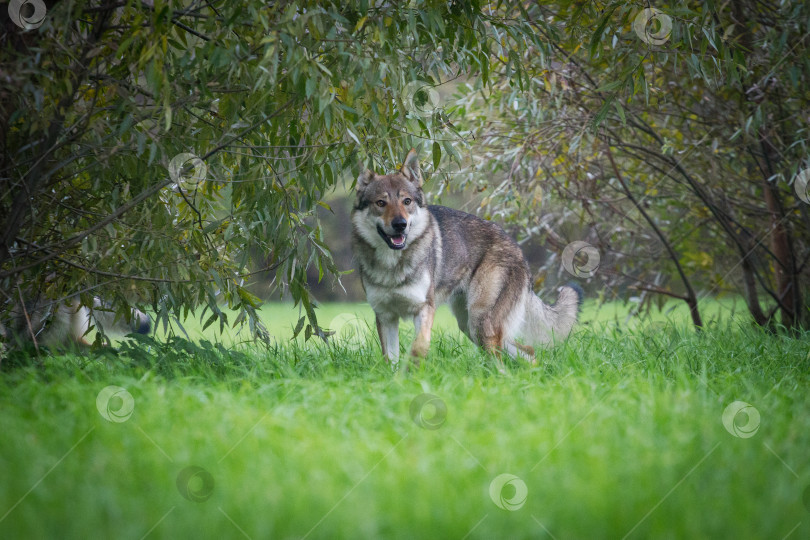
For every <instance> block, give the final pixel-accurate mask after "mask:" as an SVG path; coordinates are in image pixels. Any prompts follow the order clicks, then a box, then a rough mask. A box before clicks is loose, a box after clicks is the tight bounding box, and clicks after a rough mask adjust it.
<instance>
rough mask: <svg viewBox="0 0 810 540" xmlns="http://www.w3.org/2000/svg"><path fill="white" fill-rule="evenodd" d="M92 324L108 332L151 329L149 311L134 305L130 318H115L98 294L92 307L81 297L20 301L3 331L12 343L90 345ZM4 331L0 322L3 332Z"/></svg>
mask: <svg viewBox="0 0 810 540" xmlns="http://www.w3.org/2000/svg"><path fill="white" fill-rule="evenodd" d="M127 319H128V320H127ZM91 324H92V325H94V326H96V327H97V328H98V327H101V328H102V329H103V330H104V331H105V332H134V333H138V334H148V333H149V331H150V328H151V320H150V319H149V315H147V314H146V313H144V312H142V311H140V310H138V309H135V308H133V309H132V310H131V311H130V314H129V317H116V316H115V312H113V311H112V310H111V309H110V307H109V305H107V304H106V303H104V302H103V301H102V300H101V299H100V298H99V297H97V296H96V297H93V306H92V307H87V306H84V305H82V304H81V303H80V301H79V299H78V298H73V299H71V300H69V301H68V302H67V303H59V302H53V303H47V302H45V301H41V300H40V301H35V302H26V303H25V305H22V304H19V303H18V304H17V305H15V306H14V307H12V308H11V317H10V321H9V326H8V327H7V328H5V332H4V333H5V337H6V341H7V342H8V343H9V344H20V343H23V342H31V341H33V342H35V343H36V344H37V345H42V346H45V347H65V346H72V345H79V346H89V345H91V343H90V342H88V341H87V340H86V339H85V337H86V335H87V331H88V329H89V328H90V325H91ZM2 330H4V329H3V327H2V325H0V334H2V333H3V332H2Z"/></svg>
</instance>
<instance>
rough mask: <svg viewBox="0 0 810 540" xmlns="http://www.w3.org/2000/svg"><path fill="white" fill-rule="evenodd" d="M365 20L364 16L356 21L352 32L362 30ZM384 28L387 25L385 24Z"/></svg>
mask: <svg viewBox="0 0 810 540" xmlns="http://www.w3.org/2000/svg"><path fill="white" fill-rule="evenodd" d="M367 20H368V15H366V16H365V17H363V18H361V19H360V20H359V21H357V24H355V25H354V31H355V32H357V31H358V30H360V29H361V28H363V25H365V24H366V21H367ZM385 26H388V25H387V24H386V25H385Z"/></svg>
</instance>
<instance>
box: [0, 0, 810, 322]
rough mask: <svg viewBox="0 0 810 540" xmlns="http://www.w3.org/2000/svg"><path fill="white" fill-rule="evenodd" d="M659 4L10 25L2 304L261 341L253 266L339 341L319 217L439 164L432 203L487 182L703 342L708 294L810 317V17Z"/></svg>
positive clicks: (100, 9) (247, 4)
mask: <svg viewBox="0 0 810 540" xmlns="http://www.w3.org/2000/svg"><path fill="white" fill-rule="evenodd" d="M17 4H18V3H15V4H14V5H17ZM37 4H42V5H43V6H45V4H43V3H42V2H40V1H39V0H37V1H35V2H29V3H28V4H26V5H27V6H29V7H30V6H31V5H37ZM644 7H645V5H642V4H641V3H639V4H633V3H626V2H617V1H613V2H573V1H562V2H554V3H549V2H539V3H536V2H529V3H520V2H515V3H508V2H507V3H498V4H486V5H484V4H482V3H479V2H449V3H448V2H436V1H425V2H422V1H412V2H409V3H407V4H406V3H398V2H395V3H378V4H374V5H370V4H369V3H368V2H365V1H357V2H294V3H293V2H276V3H272V4H268V3H265V2H258V1H252V0H250V1H240V2H225V1H215V2H207V3H200V2H181V1H176V0H172V1H169V2H162V1H154V2H153V1H151V0H143V1H140V2H138V1H134V0H133V1H129V2H122V3H105V2H100V1H62V2H53V3H49V4H47V10H46V12H42V13H44V16H43V17H42V18H41V20H40V21H35V22H34V23H29V24H28V26H29V28H27V29H25V28H23V27H25V26H26V23H25V20H24V19H26V18H28V19H29V21H30V20H32V18H33V17H35V16H37V14H38V12H35V13H33V14H32V13H31V12H30V11H26V12H25V13H24V14H23V17H22V18H21V19H19V20H12V18H11V17H9V18H8V19H4V26H3V33H2V36H0V50H1V51H2V60H0V131H1V132H2V136H0V155H1V157H0V160H2V161H1V162H0V188H1V189H0V216H2V217H0V291H2V293H3V296H4V297H3V299H2V301H3V302H4V308H3V309H2V310H0V311H3V312H7V311H8V309H10V307H11V306H12V305H13V304H14V303H15V302H17V301H18V300H19V298H21V297H22V298H30V297H31V296H32V295H34V294H41V295H42V297H43V298H47V299H48V300H50V301H63V300H64V299H66V298H69V297H72V296H75V295H81V296H82V298H83V300H84V301H85V302H89V301H90V297H91V296H92V295H94V294H96V295H98V294H101V295H103V296H104V297H105V298H106V299H108V300H110V301H113V303H114V305H115V306H116V309H118V310H119V311H120V312H121V313H125V312H126V306H127V305H128V304H133V303H134V304H138V305H141V306H145V307H148V308H150V309H151V310H153V311H154V312H155V313H156V314H157V316H158V319H159V321H160V322H161V323H163V324H166V323H169V322H172V321H176V320H178V319H182V317H183V315H185V314H188V313H189V312H191V311H192V310H195V309H196V308H197V307H200V306H204V307H205V308H206V310H208V311H209V312H210V313H206V315H205V318H206V321H205V322H206V323H207V324H213V323H216V322H218V323H219V325H220V326H224V325H225V324H239V323H244V322H250V324H251V328H252V329H253V330H254V331H256V333H257V334H259V335H263V329H262V328H261V325H260V323H259V322H258V320H257V319H256V317H255V306H256V305H257V303H258V302H259V299H258V298H256V297H255V296H253V295H252V294H250V293H249V292H248V291H247V290H246V288H245V285H246V283H247V281H248V280H249V279H250V278H251V276H252V275H253V274H255V273H257V272H259V273H263V275H265V276H268V275H269V276H270V278H269V279H270V280H271V281H272V283H273V285H274V286H275V287H276V288H277V290H279V291H286V292H289V293H290V294H291V295H292V297H293V298H294V299H295V301H296V302H301V303H302V304H303V305H304V307H305V308H306V311H307V315H308V319H309V320H308V321H307V320H305V318H303V317H302V318H301V320H300V321H299V323H298V325H297V326H298V330H299V331H301V330H304V329H305V334H306V335H307V336H310V335H312V334H319V335H323V334H322V331H321V329H320V328H319V326H318V324H317V318H316V314H315V311H314V310H313V309H311V308H312V300H311V297H310V295H309V293H308V290H307V286H306V269H307V268H308V267H317V268H318V274H319V278H323V277H324V276H326V275H335V274H337V273H338V272H337V268H336V266H335V264H334V263H333V261H332V258H331V255H330V252H329V249H328V247H327V246H326V245H325V244H324V242H323V236H322V231H321V227H320V222H319V220H318V217H317V215H316V213H315V209H316V208H317V206H318V205H321V206H327V205H326V203H324V202H323V198H324V196H325V194H327V193H329V192H330V191H331V190H332V189H333V188H334V187H335V186H336V185H337V184H338V183H339V182H341V181H345V180H346V179H349V182H351V179H352V178H353V177H354V176H355V175H356V173H357V168H358V166H359V165H358V164H359V162H361V161H363V162H365V164H366V165H372V164H374V166H375V167H376V168H377V169H379V170H385V169H390V168H391V167H392V166H394V165H396V163H397V162H398V161H399V160H401V159H402V156H404V154H405V152H406V150H407V149H408V148H410V147H417V148H420V149H422V150H423V157H425V158H426V159H425V162H426V163H425V165H426V169H427V170H426V173H427V174H428V175H429V176H430V177H431V179H430V182H429V184H428V185H429V187H430V189H431V190H433V191H435V192H441V191H443V190H444V189H445V188H447V187H454V186H455V187H459V186H460V187H464V186H467V185H470V184H473V185H475V187H476V189H477V191H478V192H479V193H480V196H481V197H482V200H481V205H480V206H481V209H482V213H483V214H484V215H486V216H488V217H497V218H499V219H503V220H506V221H508V222H511V223H513V224H518V225H520V226H522V227H523V230H524V231H525V233H526V234H525V235H536V234H541V235H544V236H545V237H546V238H547V239H548V241H549V243H550V245H552V246H553V247H555V248H556V250H557V252H558V253H559V252H564V251H563V248H564V247H565V246H566V245H567V244H570V243H571V242H572V241H578V242H587V243H590V244H593V246H595V247H596V248H598V250H599V253H600V255H601V261H600V262H601V266H599V267H598V269H596V268H594V269H593V272H590V271H589V272H585V274H586V275H585V277H588V276H591V277H592V279H593V280H594V281H596V282H598V283H599V284H600V285H602V286H604V288H605V290H607V291H609V293H610V294H613V295H618V294H625V295H631V294H636V293H635V291H641V296H640V299H641V300H642V301H644V300H646V299H648V298H651V296H648V295H658V296H659V297H660V298H663V295H668V296H673V297H676V298H682V299H684V300H685V301H686V302H687V303H689V305H690V308H691V309H692V312H693V320H694V322H695V323H696V324H700V323H701V319H700V314H699V305H698V303H699V300H700V298H701V297H702V296H704V295H707V294H712V293H719V292H729V291H730V292H741V293H743V294H744V295H745V297H746V300H747V302H748V307H749V310H750V312H751V314H752V316H753V318H754V319H755V320H756V322H757V323H759V324H762V325H769V324H773V323H774V322H781V323H783V324H785V325H788V326H793V325H801V324H804V323H806V322H807V316H808V315H807V314H808V310H807V303H808V297H810V294H808V274H809V273H810V269H808V264H807V263H808V258H809V257H810V244H808V238H810V216H809V215H808V205H807V195H806V178H804V184H802V182H801V179H802V177H801V176H800V174H799V173H800V171H802V170H803V169H804V168H807V167H808V166H810V162H808V161H807V159H808V158H807V155H808V153H807V146H806V141H807V136H808V132H807V120H808V119H807V117H806V116H807V111H808V103H807V100H808V96H807V92H806V88H807V86H808V84H807V83H808V75H810V65H809V64H808V58H810V55H808V54H807V50H808V46H807V44H806V43H805V40H804V37H803V36H806V33H807V30H808V24H810V22H808V21H810V7H808V5H807V4H805V3H803V2H781V3H778V4H771V3H763V2H753V1H750V2H749V1H743V2H732V3H727V4H723V5H722V6H721V5H717V4H716V3H715V2H711V1H706V2H673V3H667V4H660V5H658V6H656V7H657V9H658V11H650V10H649V9H648V10H646V11H644V10H643V8H644ZM20 25H21V26H20ZM441 85H444V86H441ZM434 87H441V88H455V89H456V90H457V91H458V94H457V95H456V96H455V97H454V98H452V99H451V98H449V97H448V96H447V92H443V93H442V94H440V93H439V92H437V91H436V90H435V89H434ZM465 152H468V153H467V154H465ZM809 176H810V175H809ZM802 188H804V191H802ZM797 194H798V195H797ZM802 195H803V196H804V199H805V200H802ZM525 235H524V236H525ZM580 245H581V244H577V246H580ZM575 251H576V250H575ZM580 251H582V250H580ZM585 253H590V254H594V253H596V249H593V251H590V252H589V251H587V250H586V251H585ZM256 260H259V261H261V263H260V264H256V262H255V261H256ZM558 263H559V259H558V258H556V257H552V258H551V259H550V260H549V264H548V265H547V266H546V268H545V269H544V270H545V273H544V274H541V277H544V276H549V275H550V274H551V272H550V269H551V268H552V264H553V265H554V266H553V267H554V268H558V267H559V264H558ZM568 263H569V264H568V266H569V267H570V266H571V261H568ZM577 264H580V263H577ZM591 266H593V265H591ZM589 268H590V267H589ZM559 271H560V272H562V270H559ZM578 274H579V273H578ZM580 277H581V276H580ZM554 281H555V280H553V279H550V280H548V281H547V283H548V284H550V283H552V282H554ZM223 304H227V305H228V306H229V307H232V308H235V309H237V310H238V312H239V315H238V317H236V319H235V320H228V317H227V315H226V314H225V313H224V312H223V311H221V309H220V307H219V306H221V305H223ZM777 314H778V317H777Z"/></svg>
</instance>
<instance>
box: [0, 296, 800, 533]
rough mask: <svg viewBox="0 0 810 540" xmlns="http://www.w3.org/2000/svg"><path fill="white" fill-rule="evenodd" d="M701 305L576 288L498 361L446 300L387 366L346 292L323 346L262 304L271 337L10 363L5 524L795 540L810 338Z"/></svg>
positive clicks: (40, 529) (0, 421) (63, 528)
mask: <svg viewBox="0 0 810 540" xmlns="http://www.w3.org/2000/svg"><path fill="white" fill-rule="evenodd" d="M712 309H714V312H715V313H716V314H717V315H722V316H723V317H722V318H721V319H720V320H719V322H715V323H712V324H711V325H710V326H709V328H708V330H707V331H704V332H702V333H699V334H698V333H695V332H694V331H692V330H690V329H688V328H687V326H685V325H684V320H683V314H682V313H681V314H679V312H678V311H677V308H676V310H675V311H672V312H670V313H669V314H666V313H660V314H656V315H655V317H654V320H653V321H652V322H642V323H638V324H635V323H632V324H630V325H628V324H625V315H626V308H625V307H622V306H617V305H609V306H607V307H603V308H601V309H600V310H597V309H596V307H595V306H594V305H588V306H587V307H586V311H585V314H584V320H585V322H586V323H587V324H583V325H582V326H580V327H579V328H578V330H577V331H576V332H575V334H574V335H572V336H571V338H570V339H569V340H568V341H567V342H566V343H564V344H563V345H560V346H558V347H556V348H554V349H553V350H550V351H542V352H540V353H538V360H539V365H538V366H536V367H531V366H528V365H525V364H521V363H510V364H507V368H508V372H507V373H506V374H501V373H498V372H497V370H495V369H494V366H493V363H492V362H491V360H489V359H488V358H487V357H486V356H484V355H483V354H481V353H480V352H479V351H478V350H477V349H476V348H474V347H473V346H472V345H471V344H470V343H469V342H467V341H466V338H460V337H459V334H458V331H457V330H454V328H455V324H454V322H453V321H452V320H451V319H450V318H449V316H448V314H447V313H446V312H444V313H443V315H441V316H440V317H439V321H438V327H439V330H438V332H437V335H436V336H435V339H434V342H433V345H432V348H431V355H430V358H429V360H428V361H426V362H424V363H423V366H422V367H421V368H419V369H416V370H411V371H410V372H407V373H405V372H398V373H392V371H391V369H390V367H389V366H387V365H386V364H385V363H384V362H382V361H381V359H380V357H379V352H378V347H377V345H376V344H375V341H374V339H375V338H374V336H373V334H372V333H370V332H369V331H367V330H366V331H363V325H362V324H358V323H356V322H353V321H355V320H356V318H358V319H359V320H368V318H369V316H370V311H369V310H368V307H367V306H366V305H360V304H358V305H354V304H352V305H329V306H324V307H323V308H322V309H321V310H320V314H321V320H324V321H326V322H332V321H336V322H335V324H334V325H333V327H338V330H339V335H340V336H341V339H340V340H339V343H338V344H337V345H335V346H333V347H326V346H324V345H322V344H318V343H314V342H309V343H306V344H304V343H302V342H293V341H291V340H290V337H291V335H292V332H291V327H292V325H293V324H294V323H295V321H296V320H297V313H295V312H294V310H292V309H290V308H289V306H283V305H271V306H269V307H268V308H267V309H266V310H265V312H264V314H265V317H266V320H267V322H268V327H269V328H270V329H271V332H272V333H273V334H274V335H275V336H277V338H278V344H277V345H276V346H275V347H274V348H271V349H269V350H265V349H258V348H253V347H248V346H235V347H232V348H228V349H226V348H225V347H224V346H223V345H222V344H219V345H218V344H217V341H218V340H216V339H213V338H212V337H211V336H206V337H207V338H208V341H204V342H199V343H198V344H196V345H195V344H193V343H188V342H185V341H183V340H178V339H169V340H168V342H167V343H165V344H162V343H160V342H152V343H149V344H146V345H143V346H134V345H132V344H130V343H129V342H126V343H123V344H122V345H121V346H120V347H119V348H118V351H117V352H116V351H105V352H103V353H97V354H93V355H88V356H78V355H63V356H52V357H44V358H41V359H39V360H30V361H20V360H19V359H17V360H16V361H15V362H11V361H8V360H6V361H5V363H4V364H3V366H2V373H0V410H2V414H0V432H1V433H2V434H3V435H2V439H0V471H2V481H1V482H0V537H2V538H46V537H59V538H134V539H139V538H185V537H199V538H253V539H259V538H358V537H359V538H414V537H429V538H458V539H462V538H542V537H548V538H558V539H563V538H625V537H629V538H660V537H666V538H705V537H710V538H776V539H779V538H796V539H798V538H808V537H810V514H809V513H808V512H809V511H810V491H808V490H807V488H808V485H810V462H809V461H808V454H807V449H808V448H809V447H810V393H808V391H807V388H808V383H810V376H809V375H808V373H810V370H809V369H808V368H810V352H809V351H810V335H808V334H805V335H803V336H799V337H798V338H794V337H788V336H784V335H771V334H766V333H763V332H761V331H759V330H756V329H754V328H753V327H751V326H750V325H748V324H747V323H745V322H743V321H741V320H738V319H735V318H734V317H731V316H730V315H729V314H730V311H729V309H728V306H727V305H723V304H717V305H710V306H708V308H707V310H708V311H711V310H712ZM327 326H328V325H327ZM408 326H409V325H408ZM185 328H186V330H187V331H188V333H189V336H190V337H192V338H194V339H198V338H199V336H200V334H199V327H198V326H195V324H194V323H191V322H189V323H188V324H186V325H185ZM356 328H360V330H361V331H360V332H359V333H354V332H353V331H347V330H346V329H349V330H354V329H356ZM402 334H403V336H402V337H403V341H404V342H405V343H406V344H407V343H409V340H410V338H411V336H412V334H413V331H412V329H411V328H410V327H408V328H403V330H402ZM238 341H239V336H232V335H231V336H226V337H224V338H222V342H223V343H224V344H225V345H230V344H231V343H233V342H238ZM110 386H115V387H120V389H116V388H113V389H108V387H110ZM426 394H427V395H426ZM735 402H744V403H740V404H735ZM504 474H507V475H511V476H502V475H504Z"/></svg>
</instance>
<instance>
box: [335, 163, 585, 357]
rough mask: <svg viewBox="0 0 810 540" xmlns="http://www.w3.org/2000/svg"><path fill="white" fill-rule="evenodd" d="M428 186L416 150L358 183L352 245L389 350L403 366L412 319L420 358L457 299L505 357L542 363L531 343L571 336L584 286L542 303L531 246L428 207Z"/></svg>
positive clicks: (460, 316) (483, 340) (460, 310)
mask: <svg viewBox="0 0 810 540" xmlns="http://www.w3.org/2000/svg"><path fill="white" fill-rule="evenodd" d="M422 184H423V179H422V172H421V169H420V167H419V161H418V158H417V155H416V151H415V150H411V151H410V152H409V153H408V156H407V157H406V158H405V163H404V164H403V165H402V167H401V169H400V170H399V171H397V172H395V173H393V174H387V175H378V174H375V173H374V172H372V171H370V170H365V171H364V172H362V173H361V174H360V176H359V177H358V179H357V185H356V191H357V200H356V203H355V206H354V209H353V210H352V216H351V220H352V248H353V251H354V256H355V259H356V260H357V262H358V265H359V273H360V279H361V282H362V284H363V289H364V290H365V292H366V298H367V300H368V302H369V304H371V307H372V309H373V310H374V313H375V315H376V319H377V333H378V334H379V338H380V346H381V347H382V352H383V355H384V356H386V357H387V358H388V359H389V361H390V362H391V363H392V364H396V363H397V362H398V360H399V319H400V318H405V317H413V322H414V327H415V330H416V337H415V339H414V341H413V344H412V346H411V356H412V357H413V361H414V363H415V364H418V363H419V358H423V357H424V356H425V355H426V354H427V352H428V348H429V346H430V331H431V327H432V326H433V315H434V312H435V310H436V306H437V305H438V304H440V303H442V302H448V303H449V304H450V309H451V310H452V312H453V314H454V315H455V316H456V320H457V322H458V327H459V329H461V331H462V332H464V334H466V335H467V337H469V338H470V339H471V340H472V341H473V343H476V344H478V345H479V346H481V347H483V348H484V349H485V350H486V351H488V352H491V353H494V354H495V355H496V356H498V358H500V357H499V353H500V352H501V351H503V352H505V353H507V354H508V355H510V356H512V357H516V356H521V357H523V358H525V359H527V360H529V361H530V362H534V361H535V357H534V349H533V348H532V346H538V345H545V344H549V343H551V342H552V341H553V340H554V339H564V338H565V337H567V336H568V334H569V332H570V331H571V328H572V327H573V326H574V324H575V323H576V321H577V314H578V312H579V305H580V303H581V301H582V289H580V288H579V287H578V286H576V285H568V286H564V287H561V288H560V294H559V297H558V299H557V302H556V303H554V304H553V305H547V304H545V303H543V301H542V300H540V299H539V298H538V297H537V296H536V295H535V294H534V292H533V291H532V289H531V280H530V276H531V274H530V273H529V264H528V262H527V261H526V258H525V257H524V256H523V252H522V251H521V250H520V247H518V245H517V243H516V242H515V241H514V240H512V238H510V237H509V235H507V234H506V232H505V231H504V230H503V229H502V228H501V227H499V226H498V225H496V224H494V223H491V222H489V221H486V220H483V219H481V218H478V217H476V216H473V215H471V214H466V213H464V212H460V211H458V210H453V209H451V208H446V207H443V206H434V205H429V206H428V205H426V204H425V196H424V194H423V192H422ZM518 340H520V341H518Z"/></svg>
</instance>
